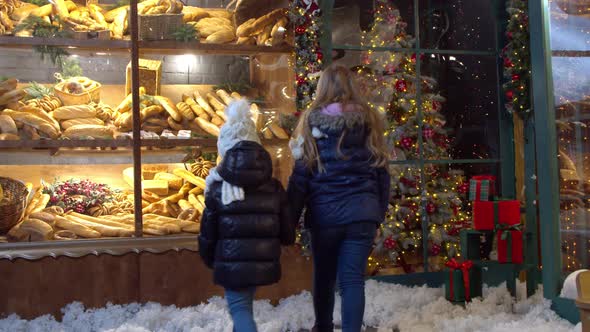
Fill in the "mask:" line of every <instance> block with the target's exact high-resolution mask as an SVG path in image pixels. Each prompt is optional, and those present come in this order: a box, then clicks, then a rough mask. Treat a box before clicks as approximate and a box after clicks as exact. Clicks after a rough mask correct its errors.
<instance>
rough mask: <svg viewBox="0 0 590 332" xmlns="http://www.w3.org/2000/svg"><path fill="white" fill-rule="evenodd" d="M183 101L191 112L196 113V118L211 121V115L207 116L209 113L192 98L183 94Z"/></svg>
mask: <svg viewBox="0 0 590 332" xmlns="http://www.w3.org/2000/svg"><path fill="white" fill-rule="evenodd" d="M182 101H184V102H185V103H186V104H187V105H188V106H189V107H190V108H191V110H192V111H193V113H195V115H196V116H198V117H200V118H203V119H205V120H207V121H209V120H210V119H211V117H210V116H209V114H207V112H205V110H204V109H203V108H202V107H201V106H199V105H198V104H197V102H196V101H195V100H194V99H193V98H191V97H190V96H187V95H185V94H183V95H182Z"/></svg>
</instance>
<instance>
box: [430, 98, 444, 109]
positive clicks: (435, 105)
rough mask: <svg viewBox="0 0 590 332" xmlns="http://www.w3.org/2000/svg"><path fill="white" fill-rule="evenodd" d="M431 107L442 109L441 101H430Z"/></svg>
mask: <svg viewBox="0 0 590 332" xmlns="http://www.w3.org/2000/svg"><path fill="white" fill-rule="evenodd" d="M432 109H433V110H435V111H440V110H441V109H442V103H441V102H440V101H438V100H435V101H433V102H432Z"/></svg>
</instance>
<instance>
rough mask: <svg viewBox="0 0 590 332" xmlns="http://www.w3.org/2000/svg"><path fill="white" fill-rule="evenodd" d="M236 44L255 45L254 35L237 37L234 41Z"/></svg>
mask: <svg viewBox="0 0 590 332" xmlns="http://www.w3.org/2000/svg"><path fill="white" fill-rule="evenodd" d="M236 43H237V44H238V45H256V38H255V37H239V38H238V41H237V42H236Z"/></svg>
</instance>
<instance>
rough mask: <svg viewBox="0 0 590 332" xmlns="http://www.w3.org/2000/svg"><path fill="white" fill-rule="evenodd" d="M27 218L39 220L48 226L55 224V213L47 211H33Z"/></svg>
mask: <svg viewBox="0 0 590 332" xmlns="http://www.w3.org/2000/svg"><path fill="white" fill-rule="evenodd" d="M29 218H32V219H37V220H41V221H43V222H45V223H47V224H48V225H50V226H55V215H54V214H51V213H47V212H42V211H39V212H35V213H31V214H30V215H29Z"/></svg>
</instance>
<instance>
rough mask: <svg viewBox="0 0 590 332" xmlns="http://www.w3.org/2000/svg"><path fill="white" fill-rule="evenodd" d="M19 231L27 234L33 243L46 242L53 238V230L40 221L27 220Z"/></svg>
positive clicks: (20, 226) (21, 224)
mask: <svg viewBox="0 0 590 332" xmlns="http://www.w3.org/2000/svg"><path fill="white" fill-rule="evenodd" d="M19 231H20V232H24V233H26V234H27V235H28V236H29V238H30V240H31V241H45V240H51V239H52V238H53V228H52V227H51V226H49V224H47V223H45V222H43V221H41V220H38V219H32V218H29V219H25V220H24V221H23V222H22V223H20V225H19Z"/></svg>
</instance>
